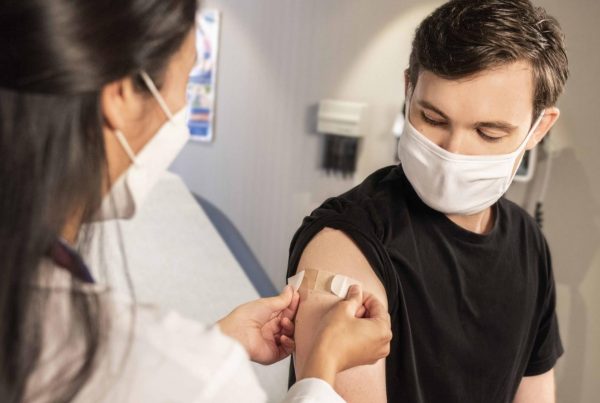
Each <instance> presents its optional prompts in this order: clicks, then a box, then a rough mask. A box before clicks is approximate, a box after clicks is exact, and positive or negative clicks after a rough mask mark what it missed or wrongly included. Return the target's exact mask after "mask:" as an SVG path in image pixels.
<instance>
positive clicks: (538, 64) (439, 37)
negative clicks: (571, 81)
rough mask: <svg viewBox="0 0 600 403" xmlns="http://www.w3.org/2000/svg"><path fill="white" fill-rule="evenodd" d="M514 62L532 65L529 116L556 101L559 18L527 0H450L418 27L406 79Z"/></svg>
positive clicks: (562, 77)
mask: <svg viewBox="0 0 600 403" xmlns="http://www.w3.org/2000/svg"><path fill="white" fill-rule="evenodd" d="M517 61H526V62H529V63H530V65H531V67H532V69H533V79H534V88H535V92H534V94H533V101H534V104H533V109H534V116H537V115H538V114H539V113H541V111H542V110H543V109H544V108H547V107H549V106H553V105H555V104H556V101H557V100H558V97H559V96H560V94H561V93H562V91H563V88H564V86H565V83H566V81H567V78H568V76H569V66H568V59H567V54H566V51H565V43H564V35H563V33H562V31H561V28H560V25H559V23H558V21H557V20H556V19H555V18H554V17H552V16H550V15H548V14H547V13H546V11H545V10H544V9H543V8H541V7H535V6H534V5H533V4H532V3H531V2H530V1H529V0H451V1H449V2H448V3H445V4H444V5H442V6H441V7H439V8H438V9H436V10H435V11H434V12H433V13H432V14H430V15H429V16H428V17H427V18H426V19H425V20H423V22H422V23H421V24H420V25H419V27H418V28H417V31H416V33H415V38H414V40H413V44H412V52H411V55H410V66H409V70H408V72H409V80H410V84H411V87H412V88H415V86H416V84H417V80H418V77H419V73H420V72H421V71H422V70H428V71H431V72H432V73H434V74H436V75H438V76H440V77H443V78H447V79H459V78H463V77H468V76H470V75H473V74H475V73H478V72H480V71H483V70H486V69H490V68H494V67H498V66H502V65H505V64H508V63H513V62H517Z"/></svg>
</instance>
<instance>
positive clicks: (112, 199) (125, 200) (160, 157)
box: [96, 72, 189, 220]
mask: <svg viewBox="0 0 600 403" xmlns="http://www.w3.org/2000/svg"><path fill="white" fill-rule="evenodd" d="M141 76H142V79H143V80H144V82H145V83H146V86H147V87H148V89H149V90H150V92H151V93H152V95H153V96H154V98H156V101H157V102H158V104H159V105H160V108H161V109H162V110H163V112H164V113H165V115H166V116H167V117H168V118H169V120H167V122H165V124H164V125H163V126H162V127H161V128H160V129H159V130H158V132H157V133H156V134H155V135H154V137H152V138H151V139H150V140H149V141H148V143H147V144H146V145H145V146H144V147H143V148H142V150H141V151H140V152H139V154H138V155H135V154H134V153H133V150H132V149H131V147H130V146H129V144H128V143H127V140H126V139H125V136H124V135H123V133H122V132H120V131H118V130H117V131H115V132H114V133H115V136H116V138H117V140H118V141H119V143H120V144H121V146H122V147H123V149H124V150H125V152H126V153H127V155H128V156H129V158H130V159H131V161H132V165H131V166H130V167H129V168H128V169H127V171H126V172H124V173H123V174H122V175H121V176H120V177H119V179H117V181H116V182H115V183H114V184H113V186H112V187H111V189H110V191H109V193H108V194H107V195H106V196H105V197H104V200H103V201H102V205H101V207H100V211H99V213H98V214H97V216H96V219H97V220H110V219H116V218H125V219H128V218H132V217H133V216H134V215H135V214H136V213H137V211H138V210H139V209H140V207H141V205H142V203H143V201H144V199H145V198H146V196H147V195H148V193H149V192H150V190H152V188H153V186H154V185H155V184H156V182H158V180H159V179H160V178H161V176H162V174H163V173H164V172H165V171H166V170H167V168H168V167H169V165H171V163H172V162H173V160H174V159H175V157H177V154H179V152H180V151H181V149H182V148H183V146H184V145H185V144H186V142H187V140H188V138H189V130H188V128H187V119H186V117H187V116H186V111H187V108H186V107H185V106H184V107H183V108H182V109H181V110H180V111H179V112H177V113H176V114H175V115H173V114H172V113H171V111H170V110H169V107H168V106H167V104H166V103H165V101H164V99H163V97H162V96H161V95H160V92H159V91H158V89H157V88H156V86H155V85H154V83H153V82H152V80H151V79H150V77H149V76H148V75H147V74H146V73H145V72H142V73H141Z"/></svg>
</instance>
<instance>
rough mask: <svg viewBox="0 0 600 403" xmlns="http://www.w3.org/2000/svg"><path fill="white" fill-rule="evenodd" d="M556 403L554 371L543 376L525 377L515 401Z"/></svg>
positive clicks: (518, 402)
mask: <svg viewBox="0 0 600 403" xmlns="http://www.w3.org/2000/svg"><path fill="white" fill-rule="evenodd" d="M554 402H556V391H555V385H554V369H551V370H550V371H548V372H545V373H543V374H541V375H536V376H525V377H523V379H522V380H521V384H520V385H519V389H517V394H516V396H515V400H514V403H554Z"/></svg>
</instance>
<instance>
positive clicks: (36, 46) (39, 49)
mask: <svg viewBox="0 0 600 403" xmlns="http://www.w3.org/2000/svg"><path fill="white" fill-rule="evenodd" d="M196 9H197V2H196V0H121V1H114V0H94V1H73V0H11V1H3V2H2V3H1V4H0V49H1V51H0V320H1V321H2V325H1V326H0V402H2V403H20V402H22V401H24V400H25V399H26V398H30V397H32V396H33V394H34V393H39V394H37V395H35V397H40V398H41V397H44V401H48V402H50V401H51V402H56V403H62V402H70V401H72V400H74V399H75V398H76V397H77V396H78V394H79V392H80V391H81V390H82V389H83V387H84V386H85V385H86V384H87V382H88V381H89V379H90V378H91V376H92V375H93V373H94V371H95V370H96V367H95V364H96V362H97V360H96V359H97V358H99V357H102V354H101V353H102V350H101V349H100V348H101V347H102V346H103V345H104V344H105V343H104V342H105V341H107V340H108V335H107V333H106V332H107V323H106V321H105V320H104V319H105V318H106V315H104V313H105V310H104V309H102V308H103V306H102V304H101V303H100V302H101V300H100V297H101V294H100V293H96V292H86V290H83V287H82V284H80V282H79V281H78V280H77V279H76V278H73V279H72V287H71V288H70V292H69V293H67V294H66V298H67V300H66V304H65V306H66V308H65V309H67V311H66V313H65V316H67V315H68V321H65V322H66V324H65V328H66V329H68V330H69V332H70V333H69V336H70V337H74V338H75V337H76V339H74V340H82V351H81V355H80V358H81V359H80V360H78V362H72V360H58V358H57V356H56V355H53V356H52V362H53V363H55V364H58V363H59V362H62V363H63V366H61V368H60V369H59V370H57V371H56V374H53V375H56V376H53V377H52V378H51V379H41V378H40V379H39V380H40V382H38V383H39V385H34V386H35V389H33V388H30V387H29V386H30V385H32V383H31V382H30V380H31V379H32V378H34V379H35V376H33V377H32V374H34V373H35V371H36V370H37V369H38V368H40V367H41V366H42V365H47V364H48V362H47V361H44V360H42V352H43V351H44V343H45V337H46V335H45V334H44V333H45V332H44V327H43V325H44V323H45V322H47V320H46V319H47V318H46V314H47V313H48V308H47V305H46V302H47V301H48V300H49V297H50V295H54V294H56V293H62V292H63V291H60V290H58V291H56V290H49V289H47V288H45V289H40V288H39V287H36V286H35V285H36V284H39V283H40V278H41V277H42V275H43V274H45V273H48V270H46V271H45V272H42V270H41V262H42V261H44V259H46V255H47V251H48V250H49V248H50V247H51V246H52V245H53V244H54V243H55V241H56V239H57V238H58V237H59V236H60V234H61V233H62V231H63V229H64V228H65V225H66V224H67V222H68V220H69V218H70V217H72V216H73V215H74V212H79V211H82V210H83V212H82V217H81V221H82V222H85V221H87V220H88V219H89V218H90V217H91V216H92V215H93V213H95V210H96V208H97V207H98V206H99V205H100V202H101V200H102V185H103V180H104V179H106V180H107V179H108V178H107V164H106V151H105V147H104V135H103V131H102V126H103V124H104V120H103V119H104V118H103V115H102V108H101V92H102V89H103V87H104V86H105V85H106V84H108V83H111V82H113V81H115V80H119V79H123V78H125V77H133V78H135V79H137V77H138V76H139V72H140V71H141V70H144V71H147V72H148V74H150V75H151V76H152V78H153V80H154V81H155V82H157V84H158V85H159V86H160V83H161V82H163V80H162V78H163V76H164V74H165V71H166V69H167V66H168V63H169V61H170V60H171V57H172V56H173V55H174V54H175V53H176V52H177V50H178V49H180V47H181V44H182V43H183V42H184V40H185V38H186V36H187V35H188V33H189V32H190V31H191V29H192V28H193V26H194V16H195V13H196ZM140 87H141V86H140ZM146 94H149V93H146ZM79 240H80V239H78V241H79ZM78 246H79V245H78ZM125 268H126V267H125ZM59 295H62V294H59ZM61 301H62V300H61ZM61 307H62V305H61ZM57 315H58V313H57ZM58 317H60V316H58ZM60 343H61V344H59V345H57V346H59V347H57V350H52V353H53V354H54V353H56V354H58V355H59V356H60V355H61V354H64V353H65V352H68V351H72V350H71V349H72V348H73V345H74V343H72V339H70V338H68V337H67V338H65V339H64V340H60ZM75 345H78V344H75ZM58 348H60V350H59V349H58ZM28 400H29V399H28ZM31 400H36V401H37V399H33V398H32V399H31Z"/></svg>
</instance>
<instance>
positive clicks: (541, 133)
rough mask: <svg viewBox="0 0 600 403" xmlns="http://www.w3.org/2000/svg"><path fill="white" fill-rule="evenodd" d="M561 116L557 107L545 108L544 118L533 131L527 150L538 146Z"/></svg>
mask: <svg viewBox="0 0 600 403" xmlns="http://www.w3.org/2000/svg"><path fill="white" fill-rule="evenodd" d="M559 117H560V110H559V109H558V108H557V107H555V106H552V107H550V108H546V109H544V117H543V118H542V120H541V122H540V124H539V125H538V127H537V128H536V129H535V132H533V135H532V136H531V138H530V139H529V142H528V143H527V150H531V149H532V148H534V147H535V146H537V145H538V144H539V142H540V141H542V140H543V139H544V137H546V135H547V134H548V133H549V132H550V129H552V126H554V124H555V123H556V121H557V120H558V118H559Z"/></svg>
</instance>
